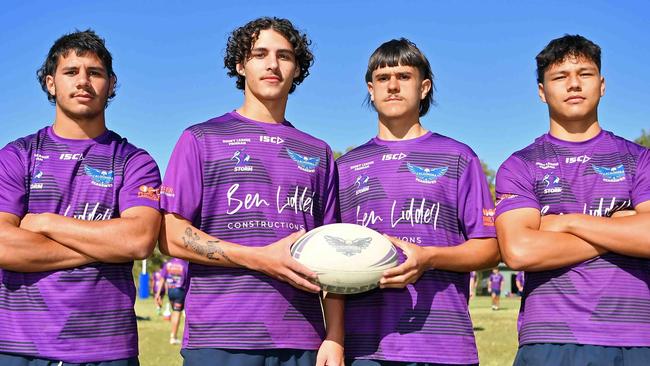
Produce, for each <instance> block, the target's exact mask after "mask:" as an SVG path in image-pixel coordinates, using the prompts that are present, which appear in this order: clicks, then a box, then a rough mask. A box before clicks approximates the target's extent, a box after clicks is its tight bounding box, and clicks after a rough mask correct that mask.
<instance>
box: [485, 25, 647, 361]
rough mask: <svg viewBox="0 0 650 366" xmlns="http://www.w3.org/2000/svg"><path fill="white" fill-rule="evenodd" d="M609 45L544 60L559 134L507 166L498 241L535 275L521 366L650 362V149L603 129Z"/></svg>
mask: <svg viewBox="0 0 650 366" xmlns="http://www.w3.org/2000/svg"><path fill="white" fill-rule="evenodd" d="M600 53H601V50H600V47H598V45H596V44H594V43H593V42H591V41H590V40H588V39H586V38H584V37H582V36H579V35H566V36H564V37H561V38H558V39H554V40H553V41H551V42H550V43H549V44H548V45H547V46H546V47H545V48H544V49H543V50H542V51H541V52H540V53H539V54H538V55H537V57H536V60H537V83H538V84H537V86H538V92H539V97H540V99H541V100H542V102H544V103H546V104H547V106H548V112H549V120H550V130H549V132H548V133H547V134H544V135H542V136H540V137H538V138H537V139H536V140H535V141H534V142H533V143H532V144H530V145H528V146H527V147H525V148H523V149H522V150H519V151H517V152H515V153H514V154H512V155H511V156H510V157H509V158H508V159H507V160H506V161H505V162H504V163H503V165H501V167H500V168H499V172H498V174H497V181H496V190H497V199H498V203H497V211H496V215H497V219H496V226H497V233H498V236H499V244H500V245H501V253H502V255H503V258H504V260H505V262H506V263H507V264H508V265H509V266H510V267H511V268H513V269H516V270H524V271H526V274H525V276H526V283H525V285H524V288H523V290H524V293H523V298H522V302H521V310H520V312H519V322H518V325H519V351H518V352H517V357H516V359H515V365H533V366H534V365H557V366H568V365H648V364H649V363H650V348H649V347H650V323H649V322H648V319H650V260H649V258H650V155H649V150H648V149H646V148H644V147H642V146H639V145H637V144H635V143H633V142H631V141H628V140H625V139H623V138H621V137H618V136H616V135H614V134H613V133H612V132H609V131H605V130H603V129H602V128H601V127H600V122H599V119H598V104H599V102H600V98H601V97H602V96H603V95H604V93H605V79H604V78H603V76H602V74H601V62H600Z"/></svg>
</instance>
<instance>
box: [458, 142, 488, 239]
mask: <svg viewBox="0 0 650 366" xmlns="http://www.w3.org/2000/svg"><path fill="white" fill-rule="evenodd" d="M457 203H458V219H459V220H460V222H461V225H462V227H463V230H464V233H465V236H466V237H467V238H468V239H472V238H494V237H496V232H495V230H494V202H493V201H492V195H491V194H490V188H489V186H488V183H487V179H486V178H485V174H484V173H483V167H482V166H481V161H480V160H479V158H478V157H477V156H476V155H473V156H471V157H470V158H469V161H468V163H467V165H466V167H465V169H464V170H463V171H462V172H461V176H460V179H459V180H458V201H457Z"/></svg>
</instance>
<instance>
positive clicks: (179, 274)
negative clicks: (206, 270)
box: [160, 258, 188, 289]
mask: <svg viewBox="0 0 650 366" xmlns="http://www.w3.org/2000/svg"><path fill="white" fill-rule="evenodd" d="M187 267H188V263H187V261H185V260H182V259H179V258H172V259H170V260H168V261H167V262H165V263H163V266H162V269H161V270H160V272H161V276H162V277H163V278H164V279H165V282H166V283H167V286H168V288H169V289H173V288H185V287H186V284H185V281H186V280H187Z"/></svg>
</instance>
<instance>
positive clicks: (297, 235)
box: [282, 229, 305, 247]
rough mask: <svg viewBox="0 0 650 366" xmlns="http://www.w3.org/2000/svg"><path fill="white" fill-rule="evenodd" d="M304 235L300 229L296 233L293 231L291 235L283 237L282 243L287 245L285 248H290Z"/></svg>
mask: <svg viewBox="0 0 650 366" xmlns="http://www.w3.org/2000/svg"><path fill="white" fill-rule="evenodd" d="M304 234H305V230H304V229H301V230H298V231H294V232H292V233H291V234H289V235H287V236H285V237H284V238H282V241H283V242H284V243H285V244H286V245H287V247H290V246H291V245H292V244H293V243H295V242H296V240H298V239H299V238H300V237H301V236H303V235H304Z"/></svg>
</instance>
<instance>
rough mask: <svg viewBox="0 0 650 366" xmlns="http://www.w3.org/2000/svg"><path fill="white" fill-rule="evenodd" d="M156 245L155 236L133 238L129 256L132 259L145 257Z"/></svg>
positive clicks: (148, 255) (149, 254)
mask: <svg viewBox="0 0 650 366" xmlns="http://www.w3.org/2000/svg"><path fill="white" fill-rule="evenodd" d="M155 246H156V242H155V238H153V237H151V238H149V237H146V238H141V239H138V240H135V241H134V243H133V246H132V247H131V253H130V256H131V258H132V259H134V260H143V259H147V258H149V257H150V256H151V253H153V248H154V247H155Z"/></svg>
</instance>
